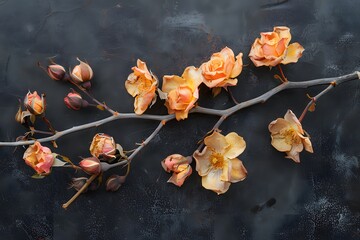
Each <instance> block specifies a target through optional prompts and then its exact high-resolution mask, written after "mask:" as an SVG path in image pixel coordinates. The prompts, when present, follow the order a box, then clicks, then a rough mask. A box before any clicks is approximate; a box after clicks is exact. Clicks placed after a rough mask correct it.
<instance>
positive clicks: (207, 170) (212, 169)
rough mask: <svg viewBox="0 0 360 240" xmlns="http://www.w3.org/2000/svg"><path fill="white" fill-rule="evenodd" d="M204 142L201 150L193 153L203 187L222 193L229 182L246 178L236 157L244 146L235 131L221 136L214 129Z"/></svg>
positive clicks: (242, 140)
mask: <svg viewBox="0 0 360 240" xmlns="http://www.w3.org/2000/svg"><path fill="white" fill-rule="evenodd" d="M204 142H205V148H204V149H203V150H202V152H199V150H197V151H195V152H194V155H193V157H194V159H195V161H196V171H197V172H198V174H199V175H200V176H201V177H202V186H203V187H204V188H206V189H209V190H212V191H214V192H216V193H217V194H222V193H225V192H227V190H229V187H230V185H231V183H236V182H239V181H242V180H244V179H245V178H246V175H247V171H246V169H245V167H244V165H243V163H242V161H241V160H239V159H238V158H237V156H239V155H240V154H241V153H242V152H243V151H244V150H245V148H246V143H245V141H244V139H243V138H242V137H240V136H239V135H238V134H237V133H235V132H231V133H229V134H228V135H226V136H223V135H222V134H220V133H219V132H216V131H215V132H213V133H212V134H211V135H210V136H207V137H206V138H205V139H204Z"/></svg>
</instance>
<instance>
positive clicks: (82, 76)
mask: <svg viewBox="0 0 360 240" xmlns="http://www.w3.org/2000/svg"><path fill="white" fill-rule="evenodd" d="M77 60H78V61H79V62H80V64H79V65H76V66H75V67H74V69H73V70H72V71H71V74H70V76H71V78H72V80H73V81H75V82H76V83H84V82H87V81H90V80H91V78H92V77H93V70H92V69H91V67H90V65H89V64H87V63H85V62H83V61H81V60H80V59H77Z"/></svg>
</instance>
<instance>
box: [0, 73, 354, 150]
mask: <svg viewBox="0 0 360 240" xmlns="http://www.w3.org/2000/svg"><path fill="white" fill-rule="evenodd" d="M357 79H360V72H358V71H357V72H354V73H351V74H348V75H343V76H340V77H332V78H321V79H315V80H310V81H302V82H290V81H288V82H284V83H282V84H281V85H279V86H277V87H275V88H273V89H271V90H269V91H268V92H266V93H264V94H262V95H260V96H258V97H256V98H253V99H250V100H248V101H244V102H241V103H239V104H236V105H235V106H233V107H230V108H228V109H224V110H217V109H210V108H203V107H196V108H194V109H193V110H192V111H190V113H201V114H207V115H217V116H220V117H221V119H220V120H221V121H220V120H219V122H218V125H219V126H220V124H221V123H222V121H224V120H225V119H226V118H227V117H229V116H230V115H232V114H234V113H235V112H237V111H239V110H241V109H243V108H247V107H250V106H252V105H255V104H258V103H264V102H265V101H267V100H268V99H269V98H270V97H272V96H273V95H275V94H277V93H279V92H281V91H283V90H286V89H295V88H308V87H312V86H317V85H328V84H331V85H333V84H336V85H340V84H342V83H344V82H348V81H352V80H357ZM134 118H136V119H148V120H155V121H165V122H167V121H170V120H173V119H174V118H175V116H174V115H173V114H171V115H149V114H143V115H136V114H134V113H119V114H118V115H113V116H110V117H107V118H104V119H101V120H98V121H94V122H91V123H87V124H83V125H79V126H74V127H72V128H69V129H66V130H63V131H58V132H56V133H55V134H54V135H53V136H50V137H45V138H39V139H37V140H36V141H39V142H50V141H54V140H57V139H58V138H60V137H62V136H65V135H67V134H70V133H73V132H77V131H81V130H84V129H88V128H92V127H98V126H100V125H103V124H105V123H108V122H112V121H115V120H119V119H134ZM159 126H160V125H159ZM158 128H159V129H158ZM158 128H157V129H158V131H159V130H160V129H161V128H162V127H158ZM155 131H156V130H155ZM34 142H35V140H29V141H17V142H0V146H21V145H30V144H33V143H34ZM140 150H141V149H140ZM140 150H139V151H140ZM133 154H134V153H133Z"/></svg>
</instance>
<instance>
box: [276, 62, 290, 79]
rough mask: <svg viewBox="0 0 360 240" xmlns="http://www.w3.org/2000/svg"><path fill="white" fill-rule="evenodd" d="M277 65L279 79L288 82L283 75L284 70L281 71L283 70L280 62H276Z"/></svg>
mask: <svg viewBox="0 0 360 240" xmlns="http://www.w3.org/2000/svg"><path fill="white" fill-rule="evenodd" d="M277 66H278V68H279V71H280V75H281V81H282V82H288V80H287V78H286V77H285V74H284V72H283V70H282V67H281V64H278V65H277Z"/></svg>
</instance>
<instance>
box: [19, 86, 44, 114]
mask: <svg viewBox="0 0 360 240" xmlns="http://www.w3.org/2000/svg"><path fill="white" fill-rule="evenodd" d="M45 105H46V104H45V97H44V94H41V96H39V95H38V93H37V92H36V91H34V92H33V93H31V92H30V91H29V92H28V93H27V94H26V96H25V99H24V106H25V108H26V109H27V110H29V112H31V113H32V114H34V115H40V114H42V113H44V112H45Z"/></svg>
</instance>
